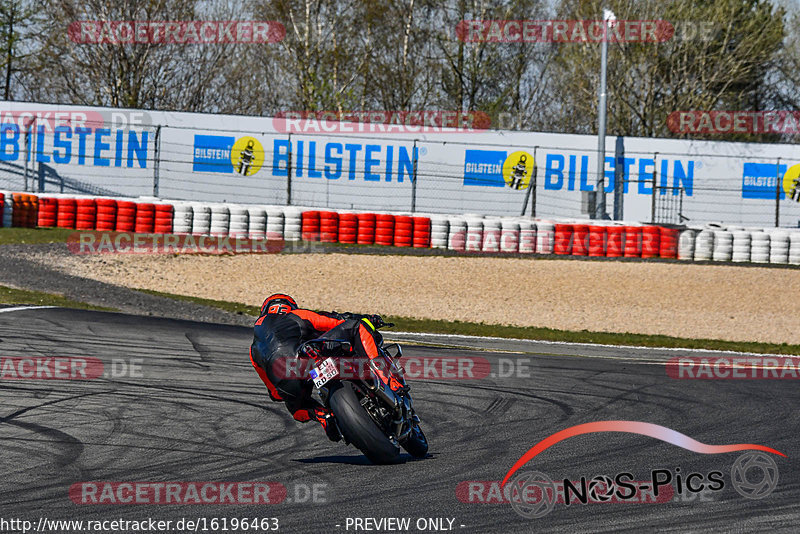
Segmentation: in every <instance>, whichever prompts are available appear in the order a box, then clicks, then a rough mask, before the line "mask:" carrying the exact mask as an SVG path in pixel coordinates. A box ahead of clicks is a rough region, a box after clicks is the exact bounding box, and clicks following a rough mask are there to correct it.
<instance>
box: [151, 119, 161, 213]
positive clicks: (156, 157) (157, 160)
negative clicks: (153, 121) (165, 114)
mask: <svg viewBox="0 0 800 534" xmlns="http://www.w3.org/2000/svg"><path fill="white" fill-rule="evenodd" d="M154 147H155V148H154V149H153V196H154V197H156V198H157V197H158V179H159V173H160V172H161V125H160V124H159V125H158V126H156V141H155V143H154Z"/></svg>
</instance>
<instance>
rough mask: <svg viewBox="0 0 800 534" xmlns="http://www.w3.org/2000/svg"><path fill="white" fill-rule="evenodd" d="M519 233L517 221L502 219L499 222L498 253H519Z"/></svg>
mask: <svg viewBox="0 0 800 534" xmlns="http://www.w3.org/2000/svg"><path fill="white" fill-rule="evenodd" d="M519 232H520V223H519V221H517V220H514V219H506V218H504V219H503V220H502V221H501V222H500V252H518V251H519Z"/></svg>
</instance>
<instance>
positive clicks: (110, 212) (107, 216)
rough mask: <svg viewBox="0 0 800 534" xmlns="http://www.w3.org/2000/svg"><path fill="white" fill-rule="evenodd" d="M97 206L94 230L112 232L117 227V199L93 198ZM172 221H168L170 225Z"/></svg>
mask: <svg viewBox="0 0 800 534" xmlns="http://www.w3.org/2000/svg"><path fill="white" fill-rule="evenodd" d="M95 205H96V206H97V217H96V223H95V227H94V229H95V230H102V231H107V232H108V231H110V232H113V231H114V229H115V228H116V227H117V201H116V200H114V199H113V198H98V199H95ZM171 223H172V221H170V225H171Z"/></svg>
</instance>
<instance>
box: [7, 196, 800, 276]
mask: <svg viewBox="0 0 800 534" xmlns="http://www.w3.org/2000/svg"><path fill="white" fill-rule="evenodd" d="M0 221H1V222H2V226H20V227H26V226H29V227H59V228H70V229H76V230H97V231H117V232H136V233H157V234H170V233H173V234H184V235H185V234H190V233H191V234H193V235H211V236H214V237H232V238H248V237H249V238H250V239H257V240H258V239H264V238H267V239H284V240H292V241H295V240H300V239H306V240H315V241H320V240H324V241H325V242H329V243H336V242H338V243H348V244H353V243H357V244H362V245H372V244H378V245H384V246H398V247H414V248H438V249H448V250H453V251H459V252H486V253H505V254H556V255H570V256H588V257H608V258H617V257H627V258H631V257H642V258H668V259H678V260H682V261H714V262H734V263H747V262H749V263H757V264H768V263H769V264H791V265H800V230H795V229H788V228H763V229H762V228H746V227H743V226H735V225H730V226H723V225H721V224H715V223H709V224H707V225H705V226H703V227H698V226H695V227H688V228H687V227H676V226H658V225H639V224H630V225H620V224H619V223H610V222H609V223H605V222H602V223H600V224H598V222H599V221H598V222H594V221H592V222H589V221H586V222H582V221H573V222H554V221H547V220H533V219H529V218H525V217H483V216H480V215H474V214H464V215H442V214H430V215H427V214H425V215H410V214H389V213H381V214H375V213H357V212H349V211H347V212H344V211H343V212H336V211H330V210H326V211H322V210H314V209H303V208H300V207H296V206H270V205H268V206H252V205H241V204H228V203H203V202H188V201H164V200H161V199H157V198H154V197H140V198H138V199H114V198H103V197H99V198H90V197H69V196H65V195H60V194H49V195H48V196H38V195H33V194H29V193H15V192H8V191H0Z"/></svg>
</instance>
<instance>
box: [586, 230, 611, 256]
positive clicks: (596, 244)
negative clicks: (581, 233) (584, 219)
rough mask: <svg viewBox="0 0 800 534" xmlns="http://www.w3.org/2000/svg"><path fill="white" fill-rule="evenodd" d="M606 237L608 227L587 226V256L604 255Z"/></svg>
mask: <svg viewBox="0 0 800 534" xmlns="http://www.w3.org/2000/svg"><path fill="white" fill-rule="evenodd" d="M607 238H608V228H607V227H606V226H596V225H591V226H589V256H592V257H601V256H605V255H606V239H607Z"/></svg>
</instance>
